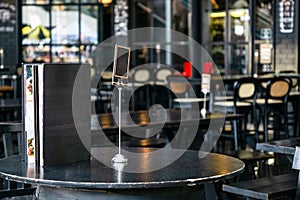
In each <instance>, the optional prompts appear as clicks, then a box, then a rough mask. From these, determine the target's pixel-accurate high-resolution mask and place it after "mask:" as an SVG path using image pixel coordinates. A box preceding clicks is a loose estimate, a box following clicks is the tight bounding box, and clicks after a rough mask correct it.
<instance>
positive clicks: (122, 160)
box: [111, 80, 127, 163]
mask: <svg viewBox="0 0 300 200" xmlns="http://www.w3.org/2000/svg"><path fill="white" fill-rule="evenodd" d="M117 87H118V90H119V153H118V154H116V155H115V156H114V157H113V158H112V159H111V161H112V162H113V163H127V158H126V157H125V156H124V155H122V154H121V138H122V137H121V124H122V123H121V96H122V95H121V94H122V84H121V83H120V80H119V82H118V84H117Z"/></svg>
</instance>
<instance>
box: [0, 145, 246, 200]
mask: <svg viewBox="0 0 300 200" xmlns="http://www.w3.org/2000/svg"><path fill="white" fill-rule="evenodd" d="M130 150H134V151H135V152H138V153H139V152H143V153H144V152H147V151H149V149H147V148H144V149H142V148H138V149H137V148H131V149H130ZM152 150H153V149H152ZM154 150H155V149H154ZM58 153H59V152H58ZM169 153H170V154H171V153H172V149H170V150H168V151H166V154H165V155H162V156H161V157H160V158H158V159H162V160H163V159H168V154H169ZM143 155H144V156H143V158H142V159H141V161H138V162H139V164H140V165H141V166H139V167H148V166H149V163H148V162H149V161H151V160H148V156H147V153H146V154H143ZM203 155H205V157H202V156H203ZM201 157H202V158H201ZM128 162H131V161H130V160H129V161H128ZM244 167H245V165H244V163H243V162H242V161H241V160H238V159H236V158H233V157H230V156H226V155H222V154H215V153H208V154H202V153H199V151H191V150H188V151H186V152H185V153H184V154H183V155H182V156H181V157H180V158H179V159H178V160H176V161H175V162H173V163H172V164H170V165H169V166H167V167H165V168H162V169H159V170H156V171H152V172H149V173H128V172H124V171H119V170H117V169H114V168H113V167H111V166H106V165H104V164H102V163H101V162H99V161H97V160H95V159H91V160H87V161H80V162H75V163H67V164H62V165H56V166H48V167H47V166H46V167H39V168H38V167H34V165H27V164H26V163H25V162H24V161H22V160H21V157H20V156H12V157H9V158H5V159H1V160H0V175H1V176H4V177H5V178H7V179H9V180H13V181H19V182H23V183H30V184H35V185H37V190H36V194H35V195H36V198H37V199H183V198H186V199H201V198H200V195H201V194H203V190H202V192H201V188H202V189H203V184H206V183H212V182H215V181H219V180H224V179H228V178H232V177H234V176H237V175H239V174H241V173H242V172H243V170H244ZM125 168H126V166H125ZM125 168H124V169H125ZM125 171H126V170H125Z"/></svg>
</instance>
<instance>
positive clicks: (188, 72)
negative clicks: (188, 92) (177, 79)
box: [182, 62, 192, 78]
mask: <svg viewBox="0 0 300 200" xmlns="http://www.w3.org/2000/svg"><path fill="white" fill-rule="evenodd" d="M182 76H184V77H187V78H190V77H191V76H192V64H191V63H190V62H184V63H183V72H182Z"/></svg>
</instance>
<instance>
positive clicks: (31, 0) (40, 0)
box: [22, 0, 49, 4]
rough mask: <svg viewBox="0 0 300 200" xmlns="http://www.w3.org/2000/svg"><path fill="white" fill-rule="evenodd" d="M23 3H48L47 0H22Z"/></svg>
mask: <svg viewBox="0 0 300 200" xmlns="http://www.w3.org/2000/svg"><path fill="white" fill-rule="evenodd" d="M22 2H23V4H48V3H49V0H22Z"/></svg>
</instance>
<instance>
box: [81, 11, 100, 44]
mask: <svg viewBox="0 0 300 200" xmlns="http://www.w3.org/2000/svg"><path fill="white" fill-rule="evenodd" d="M80 17H81V21H80V23H81V30H80V39H81V43H87V44H97V43H98V31H97V30H98V7H97V6H82V7H81V13H80Z"/></svg>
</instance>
